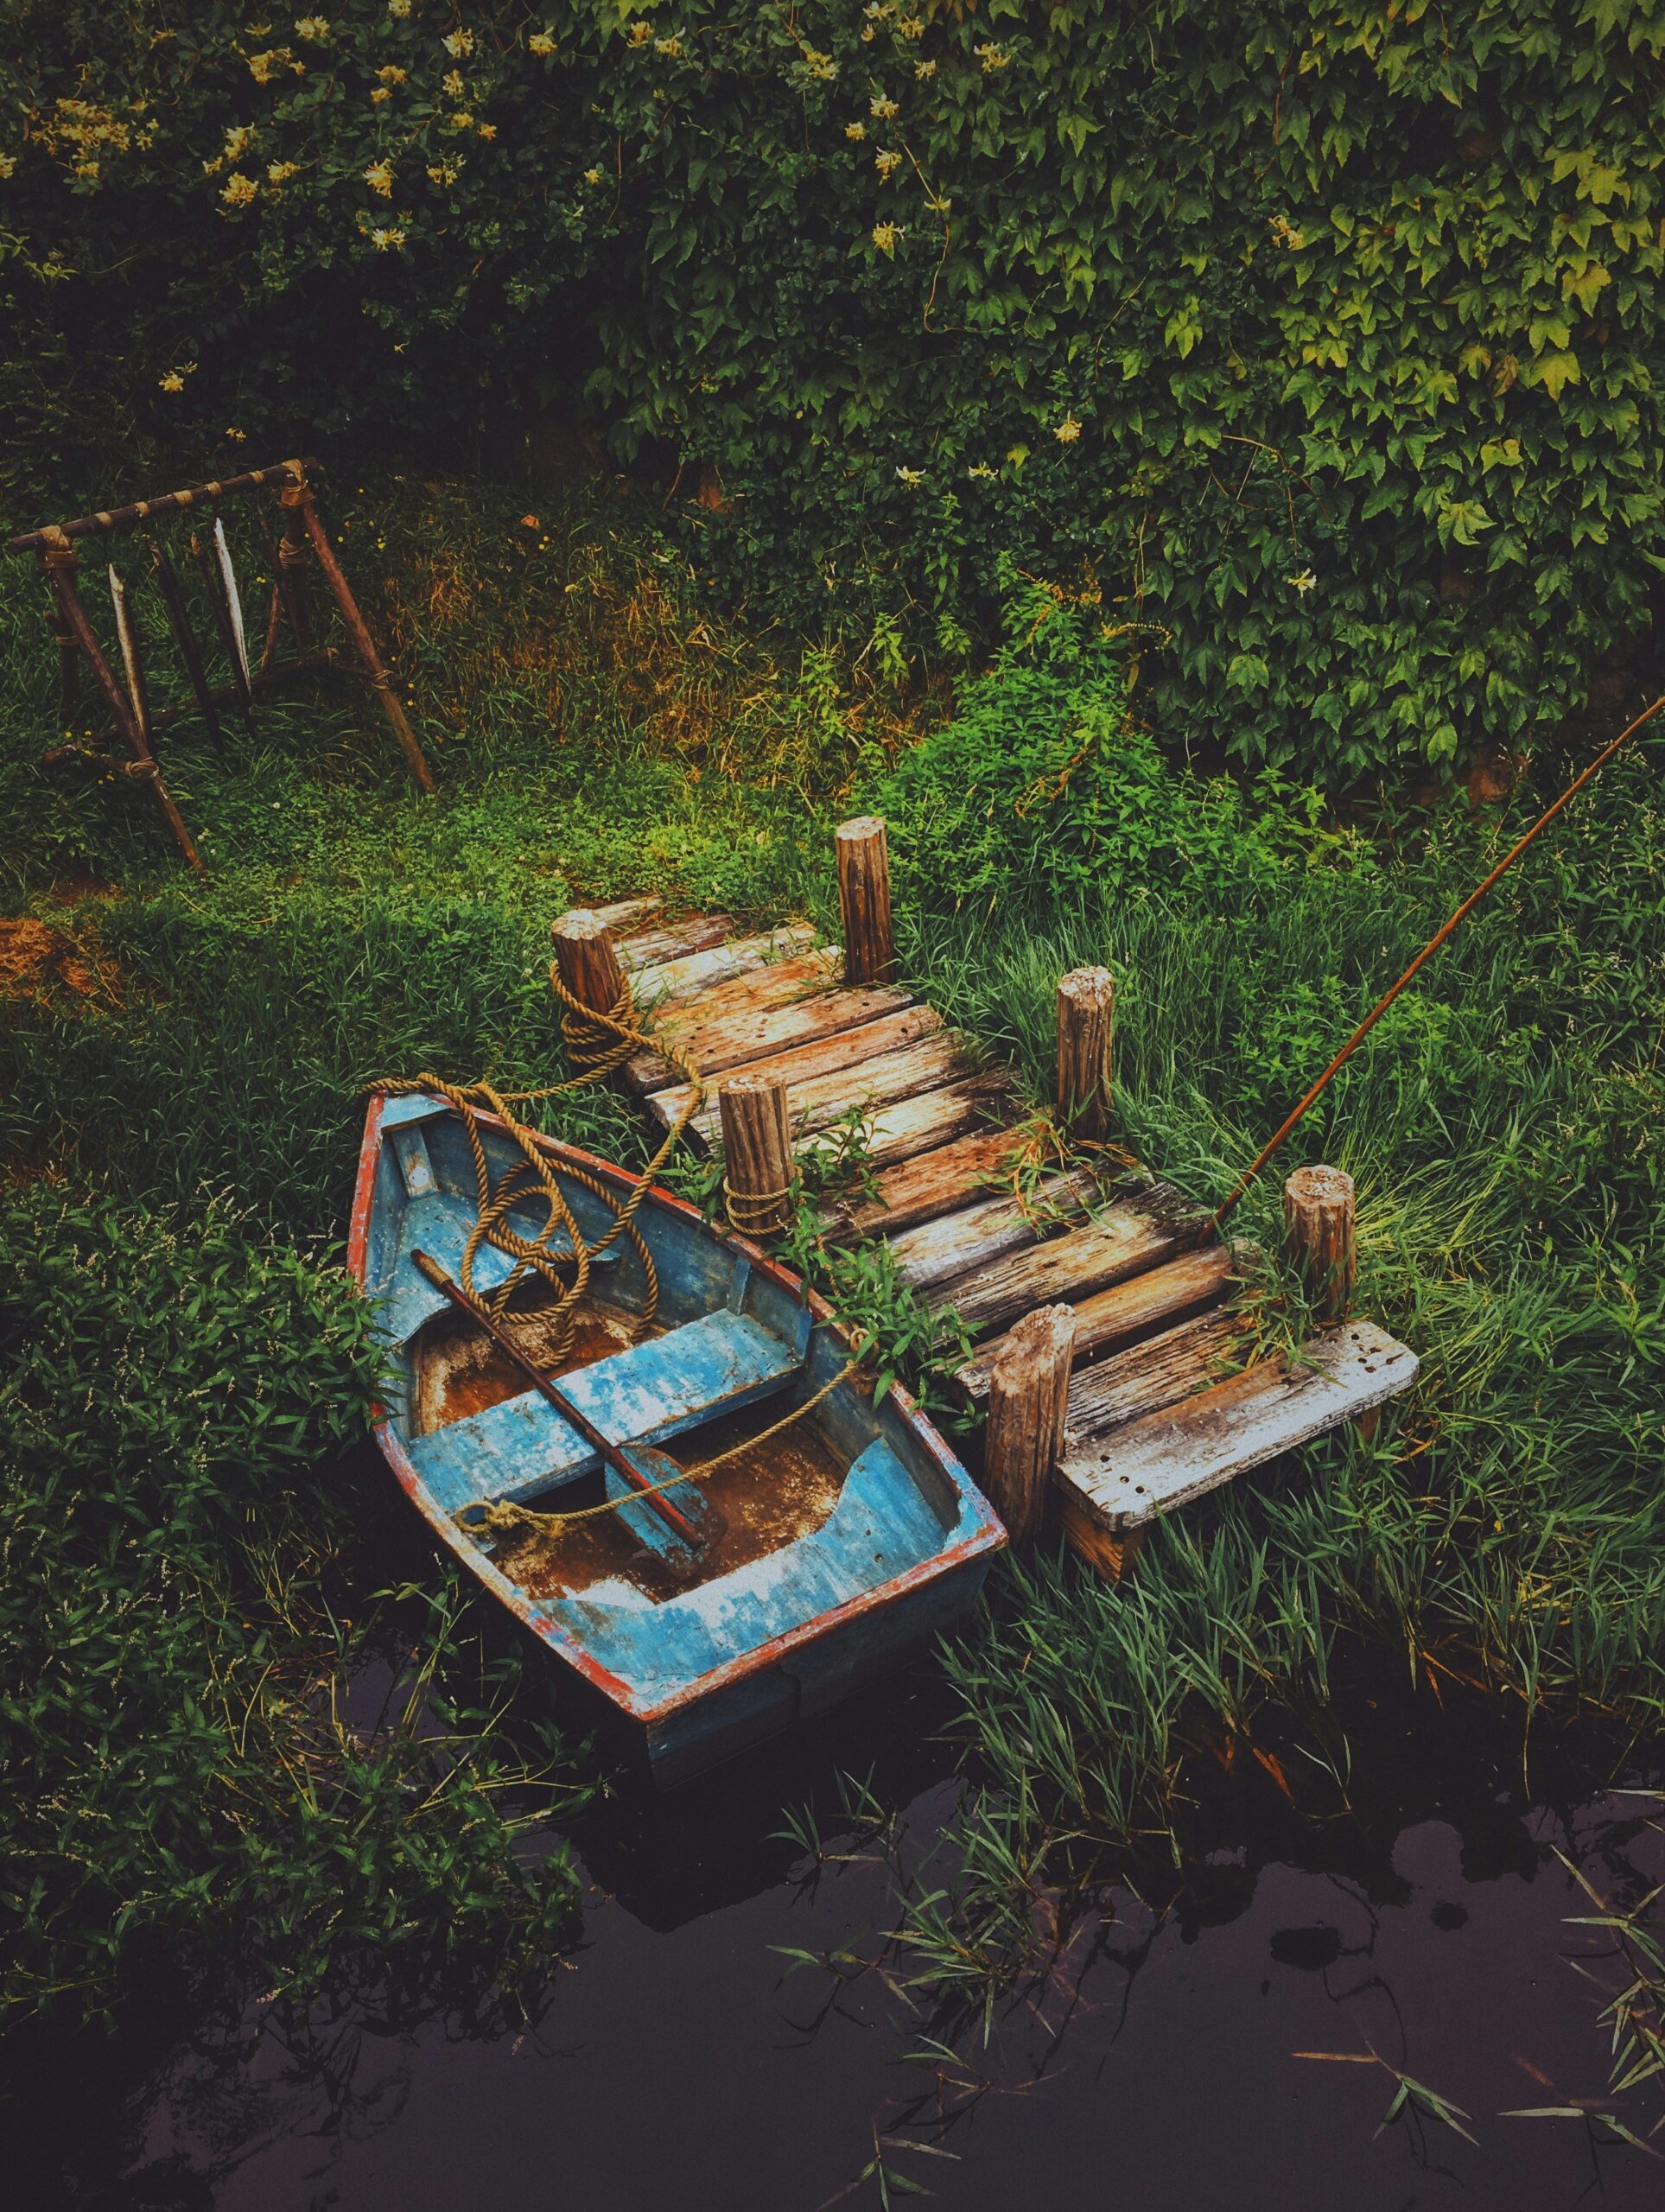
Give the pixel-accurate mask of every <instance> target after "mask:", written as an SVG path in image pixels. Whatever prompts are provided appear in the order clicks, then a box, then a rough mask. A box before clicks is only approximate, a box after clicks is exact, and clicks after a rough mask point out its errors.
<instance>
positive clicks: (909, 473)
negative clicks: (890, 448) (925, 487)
mask: <svg viewBox="0 0 1665 2212" xmlns="http://www.w3.org/2000/svg"><path fill="white" fill-rule="evenodd" d="M896 474H897V477H898V479H899V481H900V482H902V483H904V484H909V485H912V484H923V483H924V482H925V471H924V469H923V468H899V469H898V470H897V472H896Z"/></svg>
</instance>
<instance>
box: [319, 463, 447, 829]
mask: <svg viewBox="0 0 1665 2212" xmlns="http://www.w3.org/2000/svg"><path fill="white" fill-rule="evenodd" d="M298 488H299V490H300V492H301V497H300V499H298V500H297V501H296V512H298V513H299V515H300V517H301V520H302V524H303V525H304V527H305V530H306V533H307V536H308V538H309V539H310V540H311V542H312V550H313V551H314V552H315V554H316V555H317V556H318V565H319V567H320V568H321V569H322V570H323V572H324V581H325V582H326V583H327V584H328V586H329V588H330V589H331V591H333V592H334V594H335V604H336V605H337V606H338V607H340V610H341V620H343V621H344V622H345V623H346V626H347V633H348V635H349V636H350V637H351V638H352V639H353V644H354V645H355V646H356V647H357V648H358V653H359V659H360V660H361V661H362V662H363V663H364V665H365V675H366V676H368V677H369V678H370V683H371V688H372V690H374V692H375V694H376V696H377V697H378V699H379V700H380V701H381V702H382V712H383V713H384V715H386V716H387V719H388V721H390V722H391V724H392V726H393V734H394V736H395V737H397V739H398V741H399V747H400V750H401V751H402V752H403V753H404V757H405V760H406V761H407V763H408V764H409V766H410V772H411V774H412V775H413V776H414V777H415V778H416V784H417V787H418V789H420V790H422V791H432V790H433V788H434V776H433V771H432V770H431V769H430V768H429V766H428V763H427V761H426V760H423V752H422V747H421V746H420V745H418V744H417V742H416V732H415V730H413V729H412V728H411V727H410V722H409V721H407V720H406V719H405V712H404V708H403V707H402V706H401V705H400V703H399V695H398V693H397V691H396V690H394V688H393V679H392V677H391V676H390V675H389V674H388V672H387V671H386V670H385V669H384V667H383V666H382V658H381V655H380V654H379V653H378V652H377V650H376V641H375V639H373V638H372V636H371V634H370V626H369V625H368V623H366V622H365V618H364V616H363V615H362V614H360V613H359V602H358V601H357V600H355V599H354V598H353V593H352V591H351V589H350V588H348V584H347V580H346V577H345V576H344V575H342V574H341V564H340V562H339V561H338V560H337V559H336V557H335V549H334V546H333V545H332V544H331V543H330V542H329V532H328V531H327V530H326V529H325V528H324V525H323V524H322V523H321V522H320V521H319V519H318V510H317V508H316V507H315V506H314V505H313V504H312V493H311V492H310V491H309V490H308V488H307V487H306V486H305V484H304V483H303V484H302V485H301V486H299V487H298Z"/></svg>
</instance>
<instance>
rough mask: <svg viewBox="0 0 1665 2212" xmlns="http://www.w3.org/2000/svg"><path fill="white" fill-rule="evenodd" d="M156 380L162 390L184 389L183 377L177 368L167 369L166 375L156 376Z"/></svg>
mask: <svg viewBox="0 0 1665 2212" xmlns="http://www.w3.org/2000/svg"><path fill="white" fill-rule="evenodd" d="M156 382H157V383H158V384H159V385H161V386H162V390H163V391H184V389H185V379H184V378H183V377H182V376H181V374H180V372H179V371H178V370H177V369H169V370H168V373H167V375H166V376H161V377H158V378H156Z"/></svg>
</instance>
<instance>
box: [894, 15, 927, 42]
mask: <svg viewBox="0 0 1665 2212" xmlns="http://www.w3.org/2000/svg"><path fill="white" fill-rule="evenodd" d="M896 29H897V31H898V33H899V35H900V36H901V37H903V38H923V37H924V36H925V23H924V21H923V19H922V18H921V17H919V16H903V18H902V20H901V22H899V23H898V24H897V26H896Z"/></svg>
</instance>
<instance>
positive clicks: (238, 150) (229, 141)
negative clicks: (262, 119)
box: [226, 123, 254, 162]
mask: <svg viewBox="0 0 1665 2212" xmlns="http://www.w3.org/2000/svg"><path fill="white" fill-rule="evenodd" d="M253 143H254V125H253V124H251V123H239V124H237V125H236V126H235V127H234V128H233V129H232V130H228V131H227V132H226V160H227V161H228V162H240V161H241V160H242V158H243V156H244V155H245V154H246V153H247V152H248V150H249V149H250V147H251V145H252V144H253Z"/></svg>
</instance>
